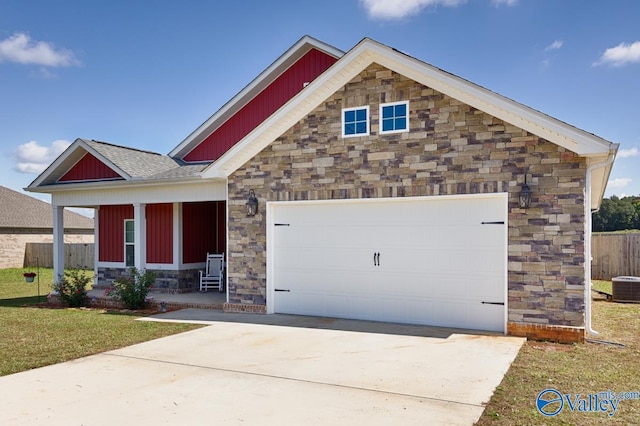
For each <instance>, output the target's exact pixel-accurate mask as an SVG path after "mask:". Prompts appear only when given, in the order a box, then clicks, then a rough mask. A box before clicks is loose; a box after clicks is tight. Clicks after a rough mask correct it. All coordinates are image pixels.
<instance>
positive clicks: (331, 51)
mask: <svg viewBox="0 0 640 426" xmlns="http://www.w3.org/2000/svg"><path fill="white" fill-rule="evenodd" d="M313 48H315V49H317V50H319V51H321V52H324V53H326V54H328V55H331V56H333V57H334V58H341V57H342V55H344V52H343V51H341V50H339V49H336V48H335V47H333V46H330V45H328V44H326V43H323V42H321V41H319V40H316V39H314V38H313V37H310V36H304V37H302V38H301V39H300V40H298V42H297V43H296V44H294V45H293V46H291V47H290V48H289V49H288V50H287V51H286V52H285V53H284V54H282V56H280V57H279V58H278V59H277V60H276V61H275V62H274V63H272V64H271V65H270V66H269V67H268V68H267V69H265V70H264V71H263V72H261V73H260V75H258V76H257V77H256V78H255V79H254V80H253V81H252V82H251V83H249V84H248V85H247V86H246V87H245V88H244V89H242V90H241V91H240V92H239V93H238V94H237V95H235V96H234V97H233V98H232V99H231V100H229V101H228V102H227V103H226V104H224V105H223V106H222V108H220V109H219V110H218V111H217V112H216V113H215V114H213V115H212V116H211V117H209V119H207V121H205V122H204V123H202V124H201V125H200V126H199V127H198V128H197V129H196V130H194V131H193V132H192V133H191V134H190V135H189V136H187V138H186V139H185V140H183V141H182V142H181V143H180V144H179V145H178V146H177V147H175V148H174V149H173V150H172V151H171V152H170V153H169V156H170V157H173V158H182V157H184V156H185V155H187V154H188V153H189V152H190V151H192V150H193V149H194V148H195V147H196V146H197V145H198V144H199V143H200V142H202V141H203V140H204V139H206V138H207V137H208V136H209V135H210V134H211V133H212V132H213V131H214V130H215V129H217V128H218V127H220V126H221V125H222V124H224V122H226V121H227V120H228V119H230V118H231V117H232V116H233V115H234V114H235V113H236V112H237V111H239V110H240V109H241V108H242V107H243V106H244V105H246V104H247V103H248V102H249V101H250V100H251V99H253V98H254V97H255V96H257V95H258V94H259V93H260V92H261V91H262V90H264V89H265V88H266V87H267V86H268V85H269V84H270V83H271V82H273V81H274V80H275V79H276V78H278V77H279V76H280V75H281V74H282V73H283V72H284V71H286V70H287V69H288V68H289V67H291V65H293V64H294V63H295V62H296V61H298V59H300V58H301V57H302V56H304V55H305V54H306V53H307V52H308V51H310V50H311V49H313Z"/></svg>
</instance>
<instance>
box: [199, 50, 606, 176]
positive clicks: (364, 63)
mask: <svg viewBox="0 0 640 426" xmlns="http://www.w3.org/2000/svg"><path fill="white" fill-rule="evenodd" d="M372 63H378V64H379V65H382V66H384V67H386V68H388V69H391V70H393V71H395V72H397V73H399V74H401V75H403V76H405V77H408V78H411V79H413V80H415V81H417V82H419V83H421V84H424V85H426V86H429V87H431V88H433V89H435V90H437V91H439V92H441V93H444V94H446V95H448V96H451V97H453V98H455V99H458V100H460V101H461V102H464V103H466V104H468V105H470V106H472V107H474V108H477V109H479V110H481V111H484V112H486V113H488V114H491V115H493V116H495V117H497V118H500V119H502V120H504V121H506V122H508V123H511V124H513V125H515V126H518V127H520V128H522V129H524V130H527V131H529V132H531V133H533V134H535V135H537V136H539V137H541V138H544V139H547V140H549V141H550V142H553V143H555V144H557V145H559V146H561V147H564V148H566V149H567V150H569V151H571V152H574V153H576V154H578V155H580V156H587V157H588V156H602V155H607V154H609V152H610V151H612V150H613V151H615V150H616V149H617V144H612V143H610V142H608V141H606V140H604V139H602V138H600V137H598V136H595V135H593V134H591V133H588V132H585V131H583V130H580V129H578V128H575V127H573V126H570V125H568V124H566V123H564V122H562V121H559V120H557V119H554V118H552V117H550V116H548V115H546V114H543V113H541V112H539V111H536V110H534V109H531V108H529V107H526V106H524V105H522V104H519V103H517V102H515V101H513V100H511V99H508V98H505V97H503V96H501V95H498V94H497V93H494V92H491V91H490V90H487V89H485V88H483V87H480V86H478V85H476V84H473V83H471V82H469V81H467V80H464V79H462V78H460V77H457V76H454V75H452V74H449V73H447V72H445V71H442V70H440V69H438V68H436V67H433V66H432V65H429V64H426V63H424V62H422V61H419V60H417V59H415V58H412V57H410V56H408V55H405V54H403V53H400V52H398V51H396V50H393V49H391V48H389V47H387V46H384V45H382V44H380V43H378V42H375V41H373V40H370V39H364V40H363V41H361V42H360V43H359V44H358V45H357V46H355V47H354V48H353V49H352V50H350V51H349V52H347V53H346V54H345V55H344V56H343V57H342V58H341V59H339V60H338V62H337V63H336V64H334V65H333V66H332V67H331V68H329V69H328V70H327V71H325V72H324V73H323V74H321V75H320V76H319V77H318V78H316V79H315V80H314V81H313V82H311V84H310V85H309V86H308V87H307V88H306V90H304V91H302V92H300V93H298V94H297V95H296V96H294V97H293V98H292V99H291V100H289V102H287V103H286V104H285V105H283V106H282V107H281V108H280V109H279V110H278V111H276V112H275V113H274V114H273V115H272V116H270V117H269V118H268V119H266V120H265V121H264V122H263V123H261V124H260V125H259V126H258V127H256V128H255V129H254V130H253V131H252V132H251V133H249V134H248V135H247V136H245V137H244V138H243V139H242V140H241V141H240V142H238V143H237V144H236V145H235V146H233V147H232V148H231V149H230V150H229V151H227V152H226V153H225V154H224V155H223V156H222V157H220V158H219V159H218V160H217V161H215V162H214V163H213V164H211V165H210V166H209V167H208V168H207V169H205V170H204V171H203V177H204V178H213V177H228V176H229V175H230V174H232V173H233V172H234V171H236V170H237V169H238V168H240V167H241V166H242V165H243V164H244V163H246V162H247V161H249V160H250V159H251V158H252V157H254V156H255V155H257V154H258V153H259V152H260V151H262V150H263V149H264V148H266V147H267V146H268V145H269V144H270V143H271V142H273V141H274V140H275V139H276V138H278V137H279V136H280V135H282V134H283V133H284V132H286V131H287V130H288V129H289V128H290V127H292V126H293V125H294V124H295V123H297V122H298V121H300V120H301V119H303V118H304V117H305V116H306V115H307V114H308V113H309V112H311V111H312V110H313V109H314V108H316V107H317V106H318V105H320V104H321V103H322V102H323V101H324V100H325V99H327V98H328V97H330V96H331V95H333V94H334V93H335V92H336V91H337V90H338V89H339V88H340V87H342V86H344V85H345V84H347V83H348V82H349V81H350V80H351V79H353V78H354V77H355V76H357V75H358V74H359V73H360V72H362V71H363V70H365V69H366V68H367V67H368V66H370V65H371V64H372Z"/></svg>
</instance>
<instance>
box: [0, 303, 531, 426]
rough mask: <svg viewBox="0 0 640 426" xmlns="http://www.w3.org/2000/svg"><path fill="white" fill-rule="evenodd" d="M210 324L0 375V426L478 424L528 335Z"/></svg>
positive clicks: (232, 318)
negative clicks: (523, 337) (523, 336)
mask: <svg viewBox="0 0 640 426" xmlns="http://www.w3.org/2000/svg"><path fill="white" fill-rule="evenodd" d="M181 318H182V319H184V320H188V321H193V320H200V321H202V322H204V323H207V324H210V325H209V326H208V327H204V328H202V329H198V330H194V331H190V332H187V333H183V334H179V335H175V336H170V337H166V338H162V339H158V340H154V341H151V342H146V343H142V344H139V345H134V346H130V347H127V348H123V349H119V350H114V351H110V352H106V353H103V354H99V355H95V356H90V357H86V358H82V359H78V360H75V361H71V362H67V363H63V364H57V365H53V366H49V367H44V368H39V369H36V370H31V371H27V372H24V373H18V374H14V375H11V376H5V377H1V378H0V392H1V395H2V397H1V398H0V424H2V425H12V424H20V425H23V424H28V425H32V424H33V425H113V424H121V425H133V424H135V425H147V424H149V425H150V424H175V425H301V424H304V425H323V426H326V425H354V424H367V425H398V424H401V425H425V424H447V425H453V424H464V425H470V424H473V423H474V422H475V421H476V420H477V419H478V418H479V417H480V415H481V414H482V411H483V409H484V404H485V403H486V402H487V401H488V400H489V399H490V397H491V395H492V394H493V391H494V389H495V387H496V386H497V385H498V384H499V383H500V381H501V380H502V377H503V376H504V373H505V372H506V371H507V369H508V368H509V365H510V364H511V362H512V361H513V359H514V358H515V356H516V355H517V353H518V351H519V349H520V347H521V346H522V344H523V342H524V339H520V338H513V337H505V336H495V335H479V334H464V333H460V331H456V330H448V329H441V328H429V327H418V326H405V325H394V324H384V323H372V322H364V321H348V320H334V319H327V318H311V317H297V316H288V315H268V316H258V315H237V314H224V313H220V312H212V311H209V312H202V311H198V310H185V311H181V312H178V313H171V314H165V316H164V317H162V318H161V319H164V320H180V319H181Z"/></svg>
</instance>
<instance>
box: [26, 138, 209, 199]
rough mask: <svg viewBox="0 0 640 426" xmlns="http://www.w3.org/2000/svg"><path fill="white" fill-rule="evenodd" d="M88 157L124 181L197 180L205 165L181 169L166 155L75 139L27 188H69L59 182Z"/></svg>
mask: <svg viewBox="0 0 640 426" xmlns="http://www.w3.org/2000/svg"><path fill="white" fill-rule="evenodd" d="M87 153H88V154H91V155H93V156H94V157H96V158H97V159H98V160H99V161H101V162H102V163H103V164H105V165H106V166H108V167H109V168H110V169H111V170H113V171H114V172H116V173H117V174H118V175H119V176H121V177H122V179H124V180H126V181H145V180H158V179H184V178H190V177H199V176H200V172H201V171H202V170H203V169H204V167H205V165H194V166H185V165H183V164H181V163H180V162H178V161H176V160H174V159H172V158H171V157H168V156H166V155H162V154H158V153H156V152H151V151H144V150H140V149H135V148H127V147H124V146H119V145H113V144H110V143H107V142H99V141H95V140H85V139H76V140H75V141H74V142H73V144H71V146H69V147H68V148H67V149H66V150H65V151H64V152H63V153H62V154H61V155H60V156H59V157H58V158H57V159H56V160H55V161H54V162H53V163H51V165H50V166H49V167H48V168H47V169H46V170H45V171H44V172H42V174H41V175H40V176H38V178H36V180H34V181H33V182H32V183H31V185H29V187H28V188H27V189H28V190H30V191H38V190H39V188H41V187H46V186H50V185H69V184H72V183H77V182H73V181H71V182H59V179H60V178H61V177H62V176H64V175H65V173H67V172H68V171H69V170H71V169H72V168H73V166H74V165H75V164H76V163H77V162H78V161H80V160H81V159H82V158H83V157H84V155H85V154H87Z"/></svg>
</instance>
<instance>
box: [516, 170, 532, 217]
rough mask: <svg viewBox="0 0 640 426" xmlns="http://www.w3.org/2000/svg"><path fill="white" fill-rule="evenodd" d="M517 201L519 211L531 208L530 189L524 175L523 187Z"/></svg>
mask: <svg viewBox="0 0 640 426" xmlns="http://www.w3.org/2000/svg"><path fill="white" fill-rule="evenodd" d="M518 201H519V204H520V208H521V209H528V208H529V207H531V188H529V185H527V175H524V185H522V189H521V190H520V195H519V196H518Z"/></svg>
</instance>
